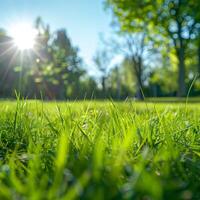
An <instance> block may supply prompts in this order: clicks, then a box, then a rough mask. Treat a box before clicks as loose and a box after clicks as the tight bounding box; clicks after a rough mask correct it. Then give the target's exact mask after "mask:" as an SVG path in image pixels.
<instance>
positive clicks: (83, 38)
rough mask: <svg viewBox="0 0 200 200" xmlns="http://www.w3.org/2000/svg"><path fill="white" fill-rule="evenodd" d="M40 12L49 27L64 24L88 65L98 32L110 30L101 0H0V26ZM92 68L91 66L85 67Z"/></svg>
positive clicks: (37, 14)
mask: <svg viewBox="0 0 200 200" xmlns="http://www.w3.org/2000/svg"><path fill="white" fill-rule="evenodd" d="M37 16H41V17H42V18H43V20H44V22H46V23H49V25H50V27H51V29H52V31H53V30H56V29H58V28H66V29H67V32H68V34H69V37H70V38H71V39H72V42H73V44H74V45H77V46H78V47H79V48H80V55H81V56H82V57H83V59H84V61H85V63H86V64H87V65H88V67H92V57H93V55H94V53H95V51H96V49H97V48H98V43H99V34H100V33H103V34H109V32H111V28H110V22H111V16H110V15H109V14H108V13H107V12H105V11H104V8H103V0H0V27H2V28H5V29H6V27H8V26H9V25H10V24H12V23H15V22H16V21H19V20H20V21H30V23H33V21H34V20H35V19H36V17H37ZM88 71H92V69H88Z"/></svg>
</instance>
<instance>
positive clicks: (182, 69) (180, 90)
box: [177, 45, 186, 97]
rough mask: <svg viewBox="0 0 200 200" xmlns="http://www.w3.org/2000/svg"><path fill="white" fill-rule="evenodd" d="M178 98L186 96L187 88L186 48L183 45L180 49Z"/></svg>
mask: <svg viewBox="0 0 200 200" xmlns="http://www.w3.org/2000/svg"><path fill="white" fill-rule="evenodd" d="M177 52H178V61H179V64H178V93H177V96H178V97H183V96H185V93H186V86H185V51H184V47H183V46H182V45H181V46H180V48H179V49H178V51H177Z"/></svg>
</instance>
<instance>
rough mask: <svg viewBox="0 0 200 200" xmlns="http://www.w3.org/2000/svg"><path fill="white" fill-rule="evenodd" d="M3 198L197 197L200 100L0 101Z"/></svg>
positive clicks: (0, 181) (0, 195)
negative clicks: (116, 101) (175, 101)
mask: <svg viewBox="0 0 200 200" xmlns="http://www.w3.org/2000/svg"><path fill="white" fill-rule="evenodd" d="M0 110H1V113H2V114H1V116H0V138H1V140H0V199H8V200H9V199H35V200H37V199H38V200H40V199H52V200H53V199H94V198H95V199H144V198H145V199H159V200H160V199H199V198H200V193H199V179H200V173H199V165H200V157H199V155H200V148H199V145H200V138H199V132H200V127H199V123H200V121H199V119H200V118H199V117H200V110H199V109H198V106H197V105H196V104H189V103H188V104H187V105H186V104H184V103H183V104H172V103H170V104H163V103H162V104H152V103H146V104H145V103H137V102H132V101H130V102H124V103H114V102H103V103H102V102H87V101H85V102H71V103H53V102H52V103H45V102H41V101H24V100H19V99H18V101H17V102H14V101H13V102H8V101H5V102H0Z"/></svg>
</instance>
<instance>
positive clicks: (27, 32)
mask: <svg viewBox="0 0 200 200" xmlns="http://www.w3.org/2000/svg"><path fill="white" fill-rule="evenodd" d="M9 32H10V36H11V37H12V38H13V40H14V44H15V45H16V46H17V48H18V49H19V50H21V51H23V50H28V49H32V48H33V47H34V44H35V37H36V30H35V29H34V28H33V27H32V26H31V24H29V23H17V24H15V25H13V26H12V27H11V28H10V31H9Z"/></svg>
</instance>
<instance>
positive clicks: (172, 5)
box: [0, 0, 200, 100]
mask: <svg viewBox="0 0 200 200" xmlns="http://www.w3.org/2000/svg"><path fill="white" fill-rule="evenodd" d="M105 5H106V7H107V9H108V11H109V12H111V13H112V14H113V23H112V24H113V25H114V26H113V38H111V39H107V41H106V42H105V43H103V42H102V44H103V46H104V47H103V48H99V49H98V50H97V51H96V52H94V55H93V61H94V62H93V65H94V67H95V68H96V75H93V76H91V75H89V73H88V67H89V66H86V65H85V63H84V60H83V59H82V58H81V57H80V54H79V49H78V47H77V46H74V45H73V43H72V41H71V39H70V36H69V35H68V33H67V30H66V29H64V28H61V29H59V30H56V31H52V30H51V29H50V25H48V24H47V23H45V22H44V21H43V19H42V18H41V17H38V18H37V19H36V20H35V22H34V27H35V29H36V31H37V35H36V39H35V40H36V41H35V45H34V48H33V49H30V50H24V51H23V52H22V51H19V50H18V49H17V47H16V46H15V45H13V39H12V38H11V37H10V36H9V35H8V34H7V32H6V30H4V29H0V97H1V98H11V97H14V96H15V90H16V91H18V92H20V93H21V94H22V95H23V96H24V97H26V98H41V97H42V98H44V99H60V100H65V99H83V98H87V99H90V98H113V99H119V100H120V99H125V98H127V97H136V98H138V99H143V97H144V96H147V97H160V96H179V97H182V96H185V95H186V94H187V91H188V88H189V87H190V85H191V83H192V81H193V79H194V77H197V76H198V74H199V73H200V13H199V10H200V2H199V1H196V0H190V1H188V0H146V1H141V0H135V1H132V0H125V1H124V0H105ZM88 48H89V44H88ZM119 56H121V57H122V60H121V62H118V63H117V64H116V63H115V64H112V63H113V62H112V61H113V60H114V59H115V58H116V57H119ZM191 95H193V96H198V95H200V81H199V79H197V80H196V81H195V83H194V87H193V88H192V90H191Z"/></svg>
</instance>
